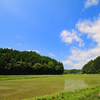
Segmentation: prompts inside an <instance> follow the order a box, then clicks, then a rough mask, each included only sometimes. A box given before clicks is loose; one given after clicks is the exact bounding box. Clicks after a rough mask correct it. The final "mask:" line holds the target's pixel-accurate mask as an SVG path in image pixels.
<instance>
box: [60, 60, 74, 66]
mask: <svg viewBox="0 0 100 100" xmlns="http://www.w3.org/2000/svg"><path fill="white" fill-rule="evenodd" d="M61 62H62V63H63V64H68V65H72V64H73V63H72V61H71V60H66V61H61Z"/></svg>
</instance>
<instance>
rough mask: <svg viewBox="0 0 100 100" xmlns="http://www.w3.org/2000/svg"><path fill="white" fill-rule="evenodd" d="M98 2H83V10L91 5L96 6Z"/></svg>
mask: <svg viewBox="0 0 100 100" xmlns="http://www.w3.org/2000/svg"><path fill="white" fill-rule="evenodd" d="M98 3H99V0H87V1H86V2H84V6H85V8H88V7H90V6H92V5H98Z"/></svg>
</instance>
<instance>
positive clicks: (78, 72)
mask: <svg viewBox="0 0 100 100" xmlns="http://www.w3.org/2000/svg"><path fill="white" fill-rule="evenodd" d="M80 73H81V70H79V69H71V70H64V74H80Z"/></svg>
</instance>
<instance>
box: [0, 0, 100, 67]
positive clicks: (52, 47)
mask: <svg viewBox="0 0 100 100" xmlns="http://www.w3.org/2000/svg"><path fill="white" fill-rule="evenodd" d="M0 48H9V49H10V48H11V49H14V50H19V51H36V52H37V53H39V54H40V55H44V56H49V57H51V58H54V59H56V60H57V61H60V62H63V64H64V68H65V69H73V68H74V69H81V68H82V67H83V65H84V64H86V63H87V62H88V61H90V60H91V59H95V58H96V57H98V56H100V1H99V0H0Z"/></svg>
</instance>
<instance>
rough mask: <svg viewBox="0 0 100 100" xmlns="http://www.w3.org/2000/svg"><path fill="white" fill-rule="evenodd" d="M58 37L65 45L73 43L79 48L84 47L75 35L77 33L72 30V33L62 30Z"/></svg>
mask: <svg viewBox="0 0 100 100" xmlns="http://www.w3.org/2000/svg"><path fill="white" fill-rule="evenodd" d="M60 37H61V39H62V41H63V42H65V43H73V41H76V42H79V46H84V43H82V42H83V40H82V39H80V37H79V36H78V35H77V32H76V31H75V30H74V29H73V30H72V32H69V31H67V30H64V31H62V32H61V34H60Z"/></svg>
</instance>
